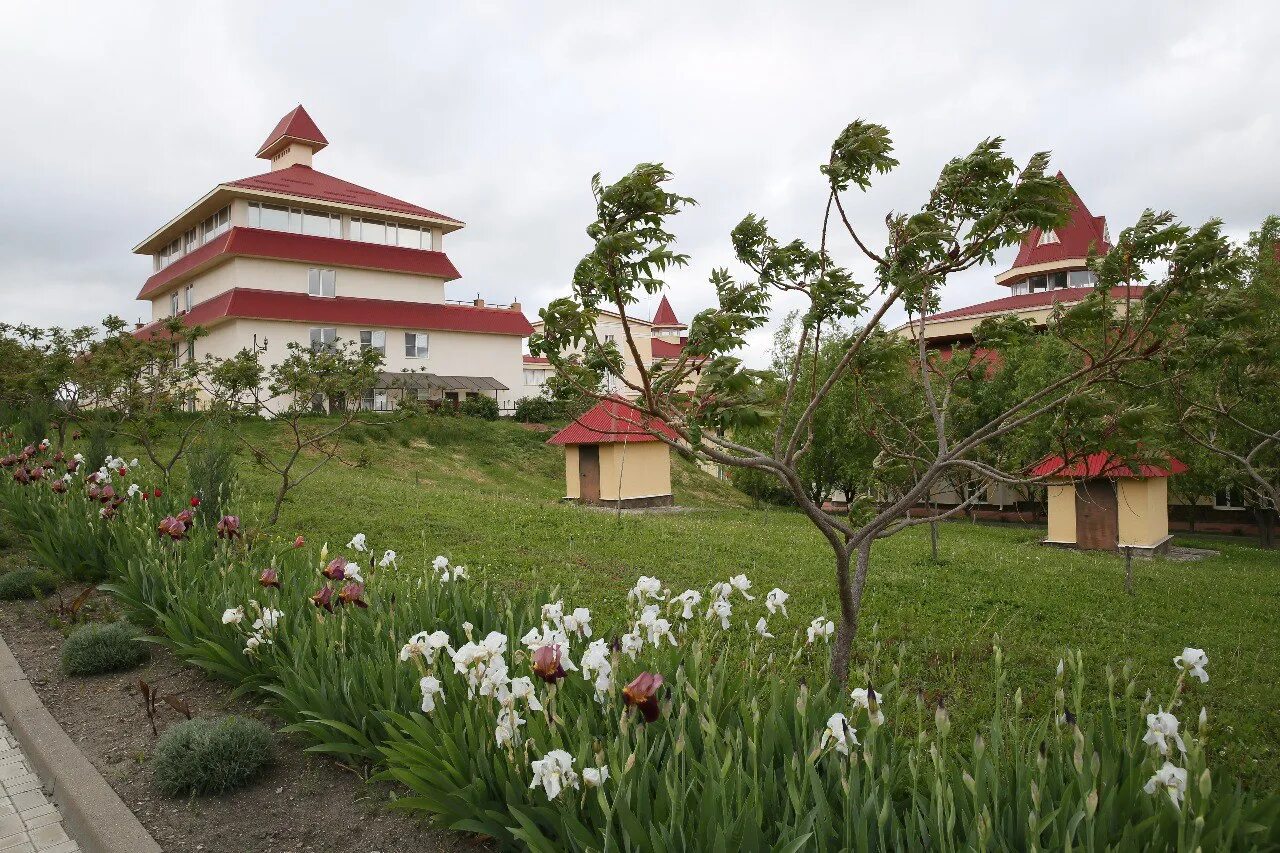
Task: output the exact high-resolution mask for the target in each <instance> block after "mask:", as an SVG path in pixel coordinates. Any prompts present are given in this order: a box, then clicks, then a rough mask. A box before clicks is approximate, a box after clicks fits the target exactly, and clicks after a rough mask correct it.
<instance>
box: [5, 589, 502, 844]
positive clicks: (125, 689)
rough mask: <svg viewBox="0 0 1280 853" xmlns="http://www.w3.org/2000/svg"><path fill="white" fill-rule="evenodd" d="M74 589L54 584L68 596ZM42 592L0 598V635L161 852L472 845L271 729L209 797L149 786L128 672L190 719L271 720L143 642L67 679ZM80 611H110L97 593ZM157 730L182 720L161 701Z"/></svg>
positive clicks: (145, 734)
mask: <svg viewBox="0 0 1280 853" xmlns="http://www.w3.org/2000/svg"><path fill="white" fill-rule="evenodd" d="M82 588H83V587H79V586H70V587H65V588H64V589H62V590H61V594H62V596H63V598H64V599H66V600H70V599H71V598H73V597H74V596H75V595H76V593H78V592H79V591H80V589H82ZM54 601H56V596H55V597H54V599H52V600H51V601H46V602H44V603H41V602H31V601H4V602H0V634H3V636H4V639H5V642H6V643H8V645H9V648H10V649H12V650H13V654H14V656H15V657H17V659H18V663H20V664H21V665H22V669H23V670H24V671H25V672H26V674H27V678H28V679H29V680H30V681H31V684H32V686H33V687H34V688H35V690H36V693H37V694H39V696H40V699H41V700H42V701H43V702H44V704H45V707H46V708H48V709H49V712H50V713H51V714H53V717H54V719H56V720H57V721H58V722H59V723H60V724H61V725H62V727H63V729H65V730H66V732H67V734H68V735H70V736H71V739H72V740H73V741H75V743H76V745H77V746H79V747H80V749H81V751H82V752H84V754H85V756H86V757H88V759H89V761H90V762H91V763H92V764H93V765H94V766H95V767H97V768H98V771H99V772H100V773H102V775H103V776H104V777H105V778H106V780H107V782H108V783H109V784H110V785H111V787H112V788H114V789H115V790H116V793H117V794H119V795H120V798H121V799H122V800H124V803H125V805H127V806H128V807H129V808H130V809H132V810H133V812H134V814H136V815H137V816H138V819H139V820H140V821H142V824H143V825H144V826H145V827H146V828H147V830H148V831H149V832H150V833H151V834H152V836H153V837H154V838H155V839H156V841H157V842H159V844H160V846H161V847H163V848H164V850H165V851H167V852H168V853H187V851H193V852H194V851H199V853H267V851H271V853H303V851H330V850H341V851H364V853H411V851H413V853H418V851H437V850H439V851H478V850H483V849H485V846H484V845H483V844H482V843H480V842H479V841H477V840H474V839H472V838H469V837H467V836H463V835H461V834H457V833H452V832H447V831H442V830H438V829H433V828H431V827H429V826H426V825H424V824H422V823H421V822H419V821H416V820H414V819H412V818H410V817H408V816H405V815H402V814H399V813H397V812H389V811H387V810H386V808H385V803H386V801H387V793H388V792H387V789H385V788H379V787H376V786H371V785H368V784H366V783H365V782H364V781H363V780H362V779H361V778H360V777H358V776H357V775H356V774H355V773H354V772H352V771H350V770H347V769H344V768H343V767H341V766H340V765H338V764H337V763H336V762H334V761H333V760H331V759H329V758H326V757H324V756H320V755H313V754H310V753H305V752H303V747H304V746H305V743H303V742H302V741H301V740H300V739H299V738H297V737H292V736H288V735H283V734H282V735H279V736H278V738H277V741H276V747H277V748H276V760H275V762H274V764H273V765H272V767H271V768H270V769H269V770H268V771H267V772H266V773H265V774H263V776H261V777H260V778H259V779H257V780H256V781H255V782H253V783H252V784H251V785H249V786H248V787H247V788H244V789H242V790H240V791H237V792H235V793H232V794H228V795H225V796H221V797H197V798H194V799H172V798H169V797H165V796H163V795H161V794H160V793H158V792H157V791H156V790H155V789H154V787H153V786H152V784H151V768H150V766H149V759H150V757H151V752H152V749H153V748H154V746H155V741H156V739H155V736H154V735H152V733H151V725H150V723H148V722H147V717H146V713H145V711H144V709H143V702H142V699H141V697H140V695H139V690H138V679H139V678H141V679H144V680H145V681H146V682H147V683H148V684H151V685H153V686H154V687H155V688H157V689H158V690H159V691H160V692H161V693H162V694H174V695H176V696H180V697H182V698H184V699H186V700H188V701H189V702H190V703H191V705H192V706H193V707H194V712H195V715H196V716H201V717H204V716H214V715H219V714H247V715H252V716H255V717H257V718H259V719H261V720H263V722H266V723H267V724H268V725H270V726H271V727H272V728H279V726H280V722H279V721H278V720H275V719H272V718H271V717H270V716H268V715H265V714H263V713H261V712H260V711H259V710H258V709H257V708H256V707H255V706H254V705H253V703H252V702H250V701H246V700H244V699H232V698H231V696H230V688H229V687H228V685H227V684H225V683H222V682H219V681H214V680H212V679H210V678H208V677H206V676H205V675H204V674H203V673H201V672H200V671H199V670H197V669H195V668H194V667H190V666H187V665H185V664H183V663H182V662H180V661H179V660H177V659H176V658H174V656H173V655H172V654H170V653H169V652H168V651H167V650H165V649H160V648H154V649H153V651H152V657H151V660H150V661H149V662H147V663H145V664H143V665H142V666H141V667H139V668H137V669H135V670H132V671H129V672H125V673H118V674H112V675H101V676H94V677H90V678H67V677H64V676H63V675H62V674H61V673H60V672H59V670H58V662H59V652H60V650H61V648H62V640H63V638H64V636H65V630H66V629H64V628H63V627H62V626H61V625H60V624H59V620H58V619H56V618H55V617H54V616H53V614H52V610H53V602H54ZM90 607H91V613H90V616H89V618H90V619H94V620H98V619H109V618H112V614H111V613H110V605H109V603H108V602H107V600H106V599H105V598H104V597H102V596H95V597H94V598H93V599H91V605H90ZM160 705H161V708H160V709H159V711H158V712H157V721H156V725H157V728H158V729H159V731H161V732H163V731H164V730H165V728H166V727H167V726H169V725H172V724H173V723H175V722H178V721H179V720H181V719H183V718H182V716H181V715H180V714H179V713H178V712H176V711H174V710H172V709H171V708H169V707H168V706H167V705H165V704H164V703H163V702H161V703H160Z"/></svg>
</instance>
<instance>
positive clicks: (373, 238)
mask: <svg viewBox="0 0 1280 853" xmlns="http://www.w3.org/2000/svg"><path fill="white" fill-rule="evenodd" d="M359 239H361V240H363V241H364V242H366V243H386V242H387V224H386V223H385V222H370V221H369V220H367V219H366V220H364V221H362V222H361V223H360V238H359Z"/></svg>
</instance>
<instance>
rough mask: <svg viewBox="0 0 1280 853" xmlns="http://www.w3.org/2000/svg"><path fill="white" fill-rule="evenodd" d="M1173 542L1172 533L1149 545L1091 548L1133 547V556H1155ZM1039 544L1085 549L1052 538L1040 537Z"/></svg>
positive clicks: (1120, 550) (1121, 550)
mask: <svg viewBox="0 0 1280 853" xmlns="http://www.w3.org/2000/svg"><path fill="white" fill-rule="evenodd" d="M1172 543H1173V535H1172V534H1170V535H1168V536H1165V537H1164V538H1163V539H1161V540H1159V541H1158V542H1155V543H1154V544H1151V545H1117V546H1116V547H1115V548H1107V549H1105V550H1099V549H1092V550H1094V552H1095V553H1111V554H1121V555H1122V554H1124V549H1125V548H1132V549H1133V556H1135V557H1156V556H1160V555H1161V554H1165V553H1167V552H1168V550H1169V547H1170V546H1171V545H1172ZM1040 544H1041V545H1047V546H1048V547H1050V548H1070V549H1071V550H1073V551H1081V550H1085V549H1082V548H1080V547H1079V546H1078V545H1076V543H1074V542H1055V541H1053V540H1052V539H1041V540H1040Z"/></svg>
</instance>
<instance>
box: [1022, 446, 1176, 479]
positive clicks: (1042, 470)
mask: <svg viewBox="0 0 1280 853" xmlns="http://www.w3.org/2000/svg"><path fill="white" fill-rule="evenodd" d="M1164 456H1165V459H1166V460H1167V462H1168V465H1165V466H1161V465H1148V464H1145V463H1142V464H1139V465H1138V473H1137V474H1135V473H1133V466H1132V465H1131V464H1130V462H1129V461H1128V460H1125V459H1122V458H1121V457H1120V456H1117V455H1116V454H1114V453H1112V452H1111V451H1110V450H1102V451H1098V452H1096V453H1090V454H1088V455H1087V456H1085V457H1084V458H1080V457H1075V458H1074V459H1073V460H1072V461H1071V462H1070V463H1068V462H1067V461H1066V460H1064V459H1063V458H1062V456H1060V455H1056V454H1050V455H1048V456H1046V457H1045V458H1044V459H1042V460H1040V461H1039V462H1037V463H1036V464H1035V465H1033V466H1032V467H1031V469H1030V473H1031V474H1032V476H1035V477H1063V478H1097V477H1105V478H1107V479H1111V480H1114V479H1119V478H1124V477H1135V478H1136V477H1170V476H1172V475H1174V474H1182V473H1185V472H1186V471H1187V470H1188V469H1187V466H1186V464H1185V463H1184V462H1181V461H1179V460H1178V459H1175V458H1174V457H1172V456H1170V455H1168V454H1164Z"/></svg>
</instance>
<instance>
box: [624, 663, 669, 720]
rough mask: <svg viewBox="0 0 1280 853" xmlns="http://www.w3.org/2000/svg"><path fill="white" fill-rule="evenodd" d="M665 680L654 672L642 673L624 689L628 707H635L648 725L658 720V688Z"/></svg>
mask: <svg viewBox="0 0 1280 853" xmlns="http://www.w3.org/2000/svg"><path fill="white" fill-rule="evenodd" d="M662 681H663V678H662V676H661V675H658V674H656V673H653V672H642V673H640V674H639V675H637V676H636V677H635V678H634V679H633V680H632V682H631V683H630V684H628V685H627V686H626V687H624V688H622V695H623V697H624V698H625V699H626V701H627V704H628V705H634V706H635V707H636V708H638V709H639V710H640V713H641V714H643V715H644V721H645V722H646V723H652V722H653V721H654V720H656V719H658V688H659V687H661V686H662Z"/></svg>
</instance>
